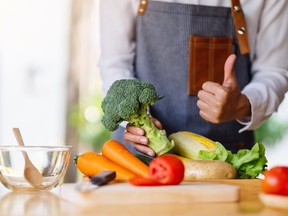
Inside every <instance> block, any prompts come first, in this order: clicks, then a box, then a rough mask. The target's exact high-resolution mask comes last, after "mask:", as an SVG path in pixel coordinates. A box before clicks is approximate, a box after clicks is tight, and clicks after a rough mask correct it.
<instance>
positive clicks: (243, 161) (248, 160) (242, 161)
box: [198, 142, 267, 179]
mask: <svg viewBox="0 0 288 216" xmlns="http://www.w3.org/2000/svg"><path fill="white" fill-rule="evenodd" d="M216 145H217V147H216V150H215V151H205V150H200V151H199V155H198V159H200V160H204V159H206V160H221V161H226V162H228V163H230V164H232V165H233V166H234V167H235V168H236V170H237V175H238V178H241V179H249V178H256V177H257V176H258V175H259V174H262V173H263V172H264V171H265V169H266V166H267V158H266V157H265V147H264V145H263V144H261V143H256V144H255V145H254V146H253V148H252V149H251V150H248V149H241V150H239V151H238V152H237V153H236V154H232V152H231V151H228V150H226V149H225V147H224V146H223V145H222V144H221V143H219V142H216Z"/></svg>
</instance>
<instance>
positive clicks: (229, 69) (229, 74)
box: [222, 54, 238, 87]
mask: <svg viewBox="0 0 288 216" xmlns="http://www.w3.org/2000/svg"><path fill="white" fill-rule="evenodd" d="M236 58H237V57H236V55H235V54H232V55H230V56H229V57H228V58H227V60H226V62H225V64H224V81H223V84H222V85H223V86H226V87H230V86H232V87H235V86H237V85H238V83H237V78H236V75H235V72H234V69H233V68H234V64H235V61H236Z"/></svg>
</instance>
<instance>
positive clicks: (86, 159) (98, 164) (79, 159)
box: [74, 152, 135, 180]
mask: <svg viewBox="0 0 288 216" xmlns="http://www.w3.org/2000/svg"><path fill="white" fill-rule="evenodd" d="M74 160H75V164H76V165H77V167H78V169H79V170H80V172H81V173H83V174H84V175H86V176H89V177H90V176H94V175H96V174H98V173H100V172H101V171H105V170H106V171H115V172H116V180H128V179H130V178H132V177H134V176H135V174H134V173H132V172H131V171H129V170H127V169H125V168H124V167H121V166H120V165H118V164H116V163H114V162H112V161H111V160H109V159H107V158H106V157H104V156H102V155H100V154H98V153H96V152H85V153H83V154H80V155H78V156H76V157H75V158H74Z"/></svg>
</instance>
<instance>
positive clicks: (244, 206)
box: [0, 180, 288, 216]
mask: <svg viewBox="0 0 288 216" xmlns="http://www.w3.org/2000/svg"><path fill="white" fill-rule="evenodd" d="M206 181H209V182H211V180H206ZM213 182H216V183H223V184H232V185H237V186H239V187H240V201H239V202H229V203H192V204H189V205H188V204H169V205H168V204H160V205H159V204H157V205H156V204H153V203H151V204H141V205H139V204H133V205H131V204H130V205H128V204H125V205H111V204H105V205H99V204H98V205H97V203H95V206H93V207H89V208H88V207H84V206H83V205H80V204H79V205H77V204H75V202H74V203H71V202H69V201H66V200H63V199H62V198H61V197H60V196H59V194H61V186H59V187H58V188H55V189H54V190H52V191H46V192H45V191H42V192H11V191H9V190H7V189H5V188H4V186H2V185H1V186H0V215H1V216H6V215H7V216H13V215H27V216H33V215H41V216H42V215H43V216H45V215H49V216H57V215H65V216H66V215H67V216H68V215H69V216H70V215H80V216H81V215H83V216H84V215H85V216H86V215H97V216H98V215H137V216H139V215H149V216H152V215H157V216H158V215H159V216H161V215H165V216H166V215H167V216H169V215H177V216H178V215H197V216H198V215H213V216H215V215H221V216H222V215H229V216H235V215H247V216H248V215H267V216H273V215H288V210H283V209H277V208H271V207H267V206H264V205H263V204H262V203H261V202H260V200H259V193H260V180H233V181H227V180H217V181H215V180H214V181H213ZM119 199H121V197H119ZM176 199H177V198H176Z"/></svg>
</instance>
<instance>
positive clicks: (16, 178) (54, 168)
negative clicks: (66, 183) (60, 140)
mask: <svg viewBox="0 0 288 216" xmlns="http://www.w3.org/2000/svg"><path fill="white" fill-rule="evenodd" d="M71 148H72V147H71V146H23V147H22V146H0V180H1V183H2V184H3V185H4V186H5V187H6V188H8V189H11V190H14V191H18V190H50V189H53V188H55V187H57V186H58V185H59V184H61V183H62V181H63V178H64V176H65V173H66V171H67V167H68V163H69V159H70V154H71ZM23 152H26V153H27V155H28V157H29V159H30V161H31V162H32V164H33V165H34V166H35V167H36V168H37V169H38V171H39V172H40V173H41V175H42V177H43V181H42V183H41V184H40V185H39V186H32V185H31V184H30V183H29V182H28V181H27V180H26V179H25V177H24V168H25V160H24V154H25V153H23Z"/></svg>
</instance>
